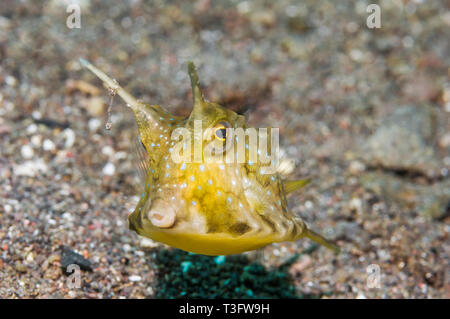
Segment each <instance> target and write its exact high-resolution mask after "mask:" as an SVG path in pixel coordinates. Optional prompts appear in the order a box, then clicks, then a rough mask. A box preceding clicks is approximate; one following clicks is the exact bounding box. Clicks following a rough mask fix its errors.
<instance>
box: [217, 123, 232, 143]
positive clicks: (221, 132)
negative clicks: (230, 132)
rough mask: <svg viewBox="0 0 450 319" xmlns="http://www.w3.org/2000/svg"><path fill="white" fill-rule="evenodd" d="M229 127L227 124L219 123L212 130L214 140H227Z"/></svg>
mask: <svg viewBox="0 0 450 319" xmlns="http://www.w3.org/2000/svg"><path fill="white" fill-rule="evenodd" d="M229 127H230V124H228V123H227V122H219V123H218V124H217V125H216V127H215V128H214V136H215V137H216V139H218V140H220V141H222V142H225V140H226V139H227V128H229Z"/></svg>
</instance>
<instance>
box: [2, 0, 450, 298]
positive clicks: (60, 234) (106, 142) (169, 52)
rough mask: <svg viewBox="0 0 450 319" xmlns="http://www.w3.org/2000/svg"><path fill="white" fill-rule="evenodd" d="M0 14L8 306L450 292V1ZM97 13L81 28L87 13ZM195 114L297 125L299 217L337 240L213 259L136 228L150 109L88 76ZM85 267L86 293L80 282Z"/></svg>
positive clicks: (10, 6) (82, 2) (151, 6)
mask: <svg viewBox="0 0 450 319" xmlns="http://www.w3.org/2000/svg"><path fill="white" fill-rule="evenodd" d="M370 3H371V2H370V1H363V0H358V1H331V0H329V1H313V0H305V1H287V0H280V1H276V2H275V1H231V0H230V1H211V0H199V1H141V0H129V1H122V2H120V3H119V2H118V3H112V2H111V1H106V0H102V1H97V0H65V1H57V0H49V1H18V0H17V1H11V0H2V1H1V3H0V297H1V298H450V279H449V275H450V274H449V272H450V244H449V243H450V240H449V230H450V214H449V212H450V179H449V171H448V170H449V168H450V121H449V119H450V116H449V115H450V79H449V76H450V41H449V39H450V10H449V9H450V3H449V2H448V1H438V0H436V1H419V0H404V1H379V2H377V3H378V4H379V6H380V8H381V27H380V28H373V29H371V28H368V27H367V25H366V20H367V18H368V16H369V15H370V13H369V12H367V7H368V5H369V4H370ZM70 4H77V5H78V7H79V8H80V17H81V20H80V28H77V27H73V26H72V27H69V25H70V24H69V25H68V24H67V20H68V17H69V16H70V15H71V12H72V11H70V10H69V12H68V10H67V9H68V6H69V5H70ZM80 57H82V58H85V59H87V60H89V61H91V62H92V63H94V64H95V65H96V66H97V67H99V68H100V69H102V70H103V71H104V72H105V73H107V74H108V75H110V76H111V77H113V78H115V79H117V80H118V82H119V83H120V84H121V85H122V86H123V87H125V88H126V89H127V90H128V91H130V92H131V93H132V94H133V95H134V96H136V97H137V98H139V99H142V100H143V101H145V102H148V103H151V104H158V105H161V106H163V107H165V108H166V109H167V110H168V111H169V112H171V113H172V114H176V115H180V116H187V115H188V114H189V113H190V111H191V108H192V96H191V93H190V84H189V79H188V75H187V72H186V61H188V60H193V61H194V62H195V63H196V65H197V68H198V71H199V75H200V77H201V83H202V89H203V92H204V94H205V96H206V97H208V99H209V100H211V101H215V102H217V103H219V104H222V105H224V106H226V107H229V108H231V109H233V110H234V111H237V112H240V113H246V114H248V115H249V123H250V125H251V126H254V127H279V128H280V146H281V149H282V152H283V156H284V157H285V159H286V161H285V162H284V167H283V170H284V173H285V174H286V176H289V177H290V178H293V179H295V178H304V177H312V178H313V182H312V183H311V184H309V185H308V186H307V187H305V188H304V189H302V191H301V192H297V193H295V194H293V195H290V196H289V198H288V200H289V206H290V208H291V209H292V210H293V212H295V213H296V214H298V215H299V216H301V217H302V218H303V219H304V220H305V222H307V224H308V225H309V226H310V227H311V228H312V229H314V230H317V231H318V232H320V233H322V234H323V235H325V236H326V237H328V238H330V239H332V240H334V241H335V242H336V243H337V244H338V245H339V246H340V247H341V248H342V252H341V254H339V255H335V254H333V253H332V252H330V251H328V250H327V249H325V248H323V247H318V246H316V245H315V244H313V243H312V242H310V241H309V240H306V239H305V240H299V241H297V242H284V243H278V244H272V245H269V246H267V247H266V248H264V249H262V251H259V252H256V253H254V252H251V253H245V254H241V255H234V256H226V257H224V256H218V257H209V256H202V255H196V254H192V253H187V252H183V251H180V250H177V249H173V248H170V247H167V246H164V245H162V244H159V243H156V242H153V241H151V240H149V239H145V238H142V237H139V236H137V235H136V234H135V233H134V232H132V231H130V230H129V229H128V224H127V215H128V214H129V213H130V212H131V211H132V210H133V209H134V207H135V206H136V203H137V201H138V199H139V196H138V193H137V191H136V183H137V182H136V181H137V175H138V173H137V167H136V158H135V156H134V154H133V150H132V147H131V145H132V144H133V143H134V140H135V138H136V133H137V128H136V125H135V121H134V118H133V115H132V113H131V112H130V111H129V110H128V109H127V108H125V107H124V103H122V102H121V101H120V100H119V98H115V99H114V100H113V109H112V128H111V130H105V128H104V124H105V121H106V113H107V112H106V111H107V108H108V102H109V95H108V92H107V90H105V89H104V88H103V87H102V85H101V83H100V81H98V80H97V79H95V77H94V76H93V75H92V74H90V73H89V72H88V71H86V70H83V69H82V66H81V65H80V63H79V62H78V58H80ZM71 264H76V265H78V266H79V267H80V269H81V273H80V276H81V284H80V286H79V287H72V286H70V284H68V282H69V281H70V280H71V278H72V277H71V274H72V273H71V271H68V269H67V267H68V266H69V265H71Z"/></svg>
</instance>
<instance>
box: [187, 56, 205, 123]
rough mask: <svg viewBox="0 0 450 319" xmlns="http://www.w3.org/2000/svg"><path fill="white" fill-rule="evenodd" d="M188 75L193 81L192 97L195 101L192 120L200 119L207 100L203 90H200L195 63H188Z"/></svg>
mask: <svg viewBox="0 0 450 319" xmlns="http://www.w3.org/2000/svg"><path fill="white" fill-rule="evenodd" d="M188 74H189V78H190V79H191V86H192V95H193V100H194V108H193V109H192V113H191V116H190V117H191V118H192V119H199V118H200V115H201V114H202V113H203V109H204V107H205V106H206V104H207V103H206V102H205V99H204V98H203V94H202V90H201V89H200V81H199V79H198V74H197V70H196V68H195V65H194V62H192V61H189V62H188Z"/></svg>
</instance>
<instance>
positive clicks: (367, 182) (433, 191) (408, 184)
mask: <svg viewBox="0 0 450 319" xmlns="http://www.w3.org/2000/svg"><path fill="white" fill-rule="evenodd" d="M360 182H361V184H362V185H363V186H364V188H366V189H367V190H370V191H372V192H374V193H375V194H377V195H378V196H380V197H382V198H383V200H384V201H386V202H387V203H388V204H393V203H395V204H397V205H399V206H400V207H402V208H404V209H407V210H415V211H418V212H419V213H420V214H422V215H423V216H425V217H427V218H431V219H442V218H444V217H445V216H447V215H448V214H449V209H450V181H449V180H445V181H442V182H438V183H434V184H432V185H420V184H417V183H414V182H412V181H407V180H405V179H403V178H400V177H397V176H395V175H392V174H387V173H379V172H371V173H366V174H363V175H362V176H361V178H360Z"/></svg>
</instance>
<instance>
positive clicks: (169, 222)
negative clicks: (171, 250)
mask: <svg viewBox="0 0 450 319" xmlns="http://www.w3.org/2000/svg"><path fill="white" fill-rule="evenodd" d="M147 218H148V220H149V221H150V222H151V223H152V225H153V226H155V227H158V228H170V227H172V226H173V225H174V224H175V221H176V212H175V209H174V208H173V207H172V206H171V205H169V204H167V203H165V202H163V201H160V200H158V201H155V202H154V203H153V204H152V206H151V208H150V210H149V212H148V214H147Z"/></svg>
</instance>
